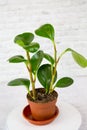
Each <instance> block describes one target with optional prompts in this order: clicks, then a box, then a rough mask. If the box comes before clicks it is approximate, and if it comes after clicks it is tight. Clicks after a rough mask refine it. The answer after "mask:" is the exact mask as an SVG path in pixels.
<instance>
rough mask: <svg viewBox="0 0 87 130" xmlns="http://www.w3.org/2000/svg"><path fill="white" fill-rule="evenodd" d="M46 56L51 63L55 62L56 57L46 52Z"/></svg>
mask: <svg viewBox="0 0 87 130" xmlns="http://www.w3.org/2000/svg"><path fill="white" fill-rule="evenodd" d="M44 58H45V59H47V60H48V61H49V62H50V63H51V64H54V59H53V57H52V56H50V55H49V54H47V53H44Z"/></svg>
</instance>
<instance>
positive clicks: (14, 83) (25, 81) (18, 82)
mask: <svg viewBox="0 0 87 130" xmlns="http://www.w3.org/2000/svg"><path fill="white" fill-rule="evenodd" d="M21 85H24V86H25V87H26V88H27V90H29V86H30V80H28V79H24V78H18V79H14V80H12V81H10V82H9V83H8V86H21Z"/></svg>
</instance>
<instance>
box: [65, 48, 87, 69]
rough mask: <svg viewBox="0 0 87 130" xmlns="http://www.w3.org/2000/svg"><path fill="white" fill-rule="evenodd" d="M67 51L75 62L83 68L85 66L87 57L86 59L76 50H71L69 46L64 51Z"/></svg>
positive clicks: (86, 65)
mask: <svg viewBox="0 0 87 130" xmlns="http://www.w3.org/2000/svg"><path fill="white" fill-rule="evenodd" d="M67 51H71V53H72V56H73V58H74V60H75V62H76V63H77V64H78V65H80V66H81V67H83V68H85V67H87V59H86V58H85V57H84V56H82V55H81V54H79V53H78V52H76V51H74V50H72V49H70V48H68V49H67V50H66V52H67Z"/></svg>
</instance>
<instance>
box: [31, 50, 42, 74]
mask: <svg viewBox="0 0 87 130" xmlns="http://www.w3.org/2000/svg"><path fill="white" fill-rule="evenodd" d="M43 56H44V54H43V51H41V50H40V51H38V52H36V54H34V55H33V56H32V58H31V60H30V62H31V66H32V72H33V73H34V74H35V73H36V72H37V70H38V68H39V66H40V64H41V62H42V60H43Z"/></svg>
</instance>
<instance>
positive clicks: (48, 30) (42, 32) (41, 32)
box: [35, 24, 55, 41]
mask: <svg viewBox="0 0 87 130" xmlns="http://www.w3.org/2000/svg"><path fill="white" fill-rule="evenodd" d="M35 33H36V34H37V35H38V36H42V37H45V38H49V39H50V40H52V41H53V40H54V35H55V32H54V28H53V26H52V25H51V24H44V25H42V26H41V27H40V28H38V29H37V30H36V31H35Z"/></svg>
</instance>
